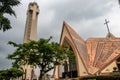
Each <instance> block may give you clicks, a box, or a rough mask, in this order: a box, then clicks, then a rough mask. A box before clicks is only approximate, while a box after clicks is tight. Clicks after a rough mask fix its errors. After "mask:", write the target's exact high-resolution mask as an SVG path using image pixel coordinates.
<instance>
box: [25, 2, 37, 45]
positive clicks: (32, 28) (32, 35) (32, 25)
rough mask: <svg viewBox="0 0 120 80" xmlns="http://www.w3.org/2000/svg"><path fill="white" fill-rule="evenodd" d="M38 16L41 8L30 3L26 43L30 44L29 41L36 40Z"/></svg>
mask: <svg viewBox="0 0 120 80" xmlns="http://www.w3.org/2000/svg"><path fill="white" fill-rule="evenodd" d="M38 14H39V6H38V5H37V3H36V2H32V3H30V4H29V5H28V10H27V18H26V25H25V33H24V43H26V42H28V41H29V40H36V34H37V20H38Z"/></svg>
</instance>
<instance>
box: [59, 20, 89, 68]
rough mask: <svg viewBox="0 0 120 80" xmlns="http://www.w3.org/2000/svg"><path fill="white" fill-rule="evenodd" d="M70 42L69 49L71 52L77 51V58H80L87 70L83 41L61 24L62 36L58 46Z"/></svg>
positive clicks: (67, 26)
mask: <svg viewBox="0 0 120 80" xmlns="http://www.w3.org/2000/svg"><path fill="white" fill-rule="evenodd" d="M65 38H67V39H68V40H67V41H71V47H72V49H73V51H77V53H78V56H79V58H81V60H82V63H83V64H84V67H85V69H86V70H87V68H88V67H89V66H88V54H87V48H86V45H85V41H84V40H83V39H82V38H81V37H80V36H79V35H78V34H77V33H76V32H75V31H74V30H73V29H72V28H71V27H70V26H69V25H68V24H67V23H66V22H64V23H63V29H62V34H61V38H60V44H61V45H62V44H64V41H65V40H66V39H65Z"/></svg>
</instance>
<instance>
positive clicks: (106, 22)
mask: <svg viewBox="0 0 120 80" xmlns="http://www.w3.org/2000/svg"><path fill="white" fill-rule="evenodd" d="M108 23H109V21H107V19H105V23H104V24H105V25H106V26H107V30H108V33H110V29H109V26H108Z"/></svg>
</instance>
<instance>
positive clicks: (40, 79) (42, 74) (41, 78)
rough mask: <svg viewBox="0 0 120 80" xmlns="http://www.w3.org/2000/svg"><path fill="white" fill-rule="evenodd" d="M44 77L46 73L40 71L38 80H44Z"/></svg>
mask: <svg viewBox="0 0 120 80" xmlns="http://www.w3.org/2000/svg"><path fill="white" fill-rule="evenodd" d="M43 76H44V72H43V71H42V70H40V75H39V79H38V80H43Z"/></svg>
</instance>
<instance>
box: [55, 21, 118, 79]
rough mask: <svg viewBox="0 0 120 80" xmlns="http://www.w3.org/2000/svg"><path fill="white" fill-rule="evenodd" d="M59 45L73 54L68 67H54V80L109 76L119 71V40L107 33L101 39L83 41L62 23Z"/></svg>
mask: <svg viewBox="0 0 120 80" xmlns="http://www.w3.org/2000/svg"><path fill="white" fill-rule="evenodd" d="M60 45H67V46H68V48H69V49H70V50H72V51H73V52H74V57H73V58H71V59H69V60H68V63H69V65H59V66H55V69H54V73H53V76H54V78H55V79H64V78H81V77H86V76H93V75H95V76H99V75H104V76H105V75H111V74H112V73H113V71H114V69H117V70H120V58H119V57H120V38H117V37H115V36H114V35H113V34H112V33H110V32H108V34H107V36H106V37H103V38H88V39H87V40H83V39H82V38H81V37H80V36H79V35H78V34H77V33H76V32H75V31H74V30H73V29H72V27H71V26H70V25H69V24H67V23H66V22H63V28H62V32H61V37H60Z"/></svg>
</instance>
